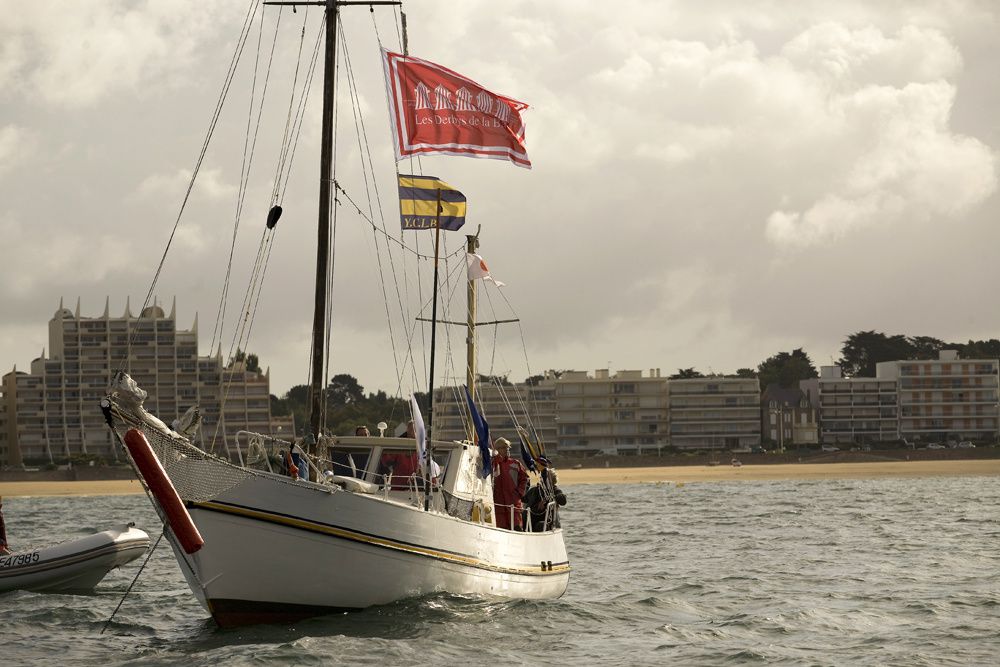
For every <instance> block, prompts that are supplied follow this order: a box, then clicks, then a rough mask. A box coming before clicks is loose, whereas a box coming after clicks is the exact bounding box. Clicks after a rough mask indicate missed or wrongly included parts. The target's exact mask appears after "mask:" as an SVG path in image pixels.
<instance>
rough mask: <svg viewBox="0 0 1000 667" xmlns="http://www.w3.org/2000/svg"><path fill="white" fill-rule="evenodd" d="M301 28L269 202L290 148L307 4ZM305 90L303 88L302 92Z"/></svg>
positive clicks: (274, 201) (278, 185) (274, 195)
mask: <svg viewBox="0 0 1000 667" xmlns="http://www.w3.org/2000/svg"><path fill="white" fill-rule="evenodd" d="M302 13H303V15H304V16H303V17H302V30H301V33H300V36H299V50H298V53H297V54H296V57H295V73H294V74H293V75H292V93H291V95H289V96H288V112H287V113H286V114H285V128H284V131H283V132H282V135H281V150H280V151H279V154H278V164H277V166H276V167H275V171H274V183H273V186H272V189H271V204H272V205H274V204H277V203H278V201H279V200H278V191H279V189H280V188H281V174H282V173H284V168H285V160H286V158H287V157H288V154H289V152H290V150H291V141H292V132H293V130H294V129H295V127H294V122H295V116H293V115H292V111H293V110H294V109H295V88H296V86H297V85H298V83H299V69H300V68H301V66H302V49H303V47H305V44H306V24H307V23H308V21H309V6H308V5H306V8H305V11H304V12H302ZM304 93H305V90H303V94H304Z"/></svg>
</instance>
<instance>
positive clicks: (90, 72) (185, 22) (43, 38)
mask: <svg viewBox="0 0 1000 667" xmlns="http://www.w3.org/2000/svg"><path fill="white" fill-rule="evenodd" d="M234 9H237V8H233V7H230V8H228V9H226V8H225V7H221V6H219V7H217V6H216V3H204V2H199V1H198V0H163V1H161V2H140V3H133V2H96V3H75V4H74V5H73V6H72V8H71V9H70V8H68V7H65V6H62V5H59V4H58V3H35V4H28V5H25V6H22V7H19V8H18V11H17V12H16V13H15V12H8V13H7V14H6V15H5V17H4V21H5V23H6V25H5V26H4V28H3V29H0V37H3V42H4V44H5V45H4V47H3V52H2V55H3V56H4V58H3V59H2V60H0V62H2V63H4V64H3V65H0V83H14V84H17V85H14V86H13V90H14V91H15V92H19V93H20V94H24V95H30V96H36V95H37V96H41V97H42V98H43V99H45V100H47V101H49V102H51V103H53V104H57V105H61V106H66V107H88V106H93V105H95V104H97V103H98V102H99V101H100V100H101V99H102V98H103V97H104V96H106V95H107V94H109V93H112V92H115V91H119V90H127V89H134V88H137V87H141V86H143V85H147V84H151V83H152V81H153V80H156V79H158V80H159V83H160V84H161V85H162V82H163V80H164V78H165V77H167V76H168V75H170V74H171V73H173V72H177V71H179V70H181V69H183V68H186V67H188V66H189V64H190V59H191V58H192V56H193V53H194V51H195V49H196V48H197V47H198V46H199V44H200V42H201V40H203V39H204V37H205V36H206V35H208V34H211V33H212V32H214V31H215V30H216V29H217V27H218V25H219V24H222V23H223V22H222V21H220V20H219V19H220V18H221V17H222V16H225V15H226V14H229V13H231V12H233V11H234ZM9 94H10V92H9V91H8V95H9Z"/></svg>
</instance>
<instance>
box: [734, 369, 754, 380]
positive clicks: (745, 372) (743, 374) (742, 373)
mask: <svg viewBox="0 0 1000 667" xmlns="http://www.w3.org/2000/svg"><path fill="white" fill-rule="evenodd" d="M736 377H738V378H755V377H757V371H755V370H754V369H752V368H737V369H736Z"/></svg>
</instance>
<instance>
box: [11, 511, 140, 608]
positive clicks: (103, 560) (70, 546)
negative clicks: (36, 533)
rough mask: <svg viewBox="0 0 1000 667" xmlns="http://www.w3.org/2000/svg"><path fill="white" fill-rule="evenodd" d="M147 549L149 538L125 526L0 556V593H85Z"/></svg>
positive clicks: (135, 529)
mask: <svg viewBox="0 0 1000 667" xmlns="http://www.w3.org/2000/svg"><path fill="white" fill-rule="evenodd" d="M148 548H149V535H147V534H146V533H144V532H143V531H141V530H139V529H138V528H135V524H133V523H129V524H128V525H125V526H122V527H121V528H114V529H111V530H105V531H102V532H100V533H96V534H94V535H88V536H87V537H84V538H82V539H79V540H74V541H72V542H63V543H62V544H56V545H54V546H51V547H44V548H41V549H33V550H31V551H21V552H18V553H12V554H9V555H7V556H0V593H3V592H6V591H13V590H25V591H44V592H57V591H89V590H92V589H93V588H94V587H95V586H97V584H99V583H100V582H101V580H102V579H104V577H105V576H107V574H108V572H110V571H111V570H113V569H114V568H116V567H121V566H122V565H124V564H125V563H129V562H131V561H133V560H135V559H136V558H138V557H139V556H141V555H142V554H144V553H146V549H148Z"/></svg>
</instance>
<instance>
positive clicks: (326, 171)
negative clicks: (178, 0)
mask: <svg viewBox="0 0 1000 667" xmlns="http://www.w3.org/2000/svg"><path fill="white" fill-rule="evenodd" d="M264 4H265V5H277V6H291V7H295V6H297V5H318V6H323V7H326V35H325V37H326V42H325V50H324V55H323V133H322V143H321V146H320V158H319V224H318V228H317V232H316V299H315V304H314V310H313V337H312V366H311V367H312V383H311V384H310V389H309V395H310V403H311V405H310V409H309V427H310V429H311V430H312V439H311V441H309V445H308V453H309V454H310V455H313V456H315V455H316V452H317V446H318V444H319V439H320V435H321V433H320V431H321V429H322V427H323V412H324V411H323V406H324V405H325V403H326V401H325V400H324V391H323V387H324V384H325V379H326V378H325V377H324V375H325V373H324V370H323V361H324V356H325V349H324V346H325V342H326V303H327V299H328V295H327V282H328V280H329V268H328V267H329V259H330V211H331V205H330V204H331V202H332V196H331V195H332V192H331V186H332V185H333V179H332V177H331V172H332V168H333V105H334V100H335V97H334V84H335V83H336V81H335V79H336V64H337V17H338V14H339V12H340V9H339V8H340V7H346V6H348V5H367V6H368V7H372V6H373V5H401V4H402V2H400V0H363V1H362V0H269V1H268V2H265V3H264Z"/></svg>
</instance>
